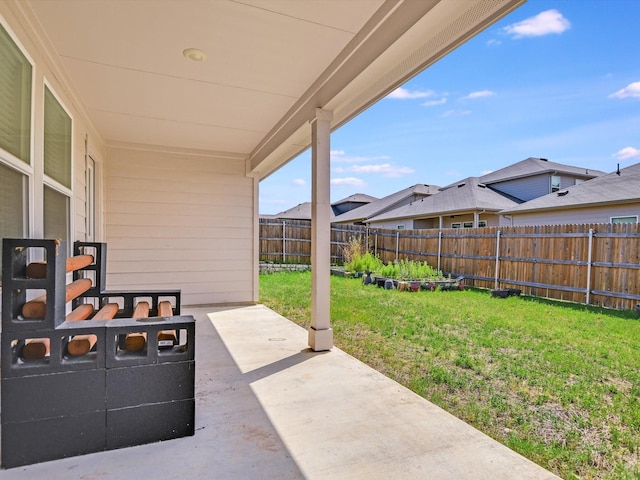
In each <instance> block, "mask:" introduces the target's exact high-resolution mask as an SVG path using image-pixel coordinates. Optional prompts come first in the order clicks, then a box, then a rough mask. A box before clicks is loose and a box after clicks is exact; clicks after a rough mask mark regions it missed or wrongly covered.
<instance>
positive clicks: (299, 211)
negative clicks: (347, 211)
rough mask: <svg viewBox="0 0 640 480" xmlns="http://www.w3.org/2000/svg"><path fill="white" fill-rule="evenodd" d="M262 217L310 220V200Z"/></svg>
mask: <svg viewBox="0 0 640 480" xmlns="http://www.w3.org/2000/svg"><path fill="white" fill-rule="evenodd" d="M333 217H334V215H333V211H331V217H330V218H331V220H333ZM263 218H278V219H285V220H287V219H289V220H311V202H304V203H300V204H298V205H296V206H295V207H291V208H290V209H289V210H285V211H283V212H280V213H276V214H275V215H263Z"/></svg>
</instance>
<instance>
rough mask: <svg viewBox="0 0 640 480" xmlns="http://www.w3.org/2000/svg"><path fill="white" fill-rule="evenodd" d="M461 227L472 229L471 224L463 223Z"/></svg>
mask: <svg viewBox="0 0 640 480" xmlns="http://www.w3.org/2000/svg"><path fill="white" fill-rule="evenodd" d="M462 226H463V227H464V228H472V227H473V222H464V224H463V225H462Z"/></svg>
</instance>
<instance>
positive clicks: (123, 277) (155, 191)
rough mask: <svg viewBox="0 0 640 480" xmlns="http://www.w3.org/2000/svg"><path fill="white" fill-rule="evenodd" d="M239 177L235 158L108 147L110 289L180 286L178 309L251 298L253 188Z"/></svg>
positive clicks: (242, 166)
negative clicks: (180, 304) (180, 294)
mask: <svg viewBox="0 0 640 480" xmlns="http://www.w3.org/2000/svg"><path fill="white" fill-rule="evenodd" d="M244 173H245V163H244V161H240V160H237V159H235V160H230V159H228V158H217V157H215V156H208V155H191V154H188V153H171V152H164V151H159V150H155V151H154V150H142V149H133V148H125V147H122V148H120V147H110V148H109V150H108V162H107V172H106V185H107V188H106V212H105V217H106V241H107V245H108V254H107V262H108V264H107V272H108V275H107V285H108V286H109V288H127V289H131V288H143V289H165V288H179V289H181V290H182V303H183V304H184V305H199V304H211V303H236V302H253V301H256V300H257V298H254V296H256V294H255V292H256V291H257V288H255V282H257V262H256V263H255V265H254V260H255V258H254V256H255V253H254V250H255V248H256V246H255V240H254V236H255V235H256V233H255V228H256V227H255V224H256V223H257V222H254V214H255V218H257V211H256V210H255V209H256V207H255V205H256V203H257V202H255V199H254V196H255V195H256V191H255V190H256V189H255V185H254V183H255V182H254V179H253V178H250V177H247V176H245V174H244Z"/></svg>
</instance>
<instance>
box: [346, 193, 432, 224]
mask: <svg viewBox="0 0 640 480" xmlns="http://www.w3.org/2000/svg"><path fill="white" fill-rule="evenodd" d="M439 191H440V187H438V186H436V185H424V184H422V183H419V184H417V185H413V186H411V187H408V188H405V189H403V190H400V191H398V192H395V193H392V194H391V195H387V196H386V197H383V198H381V199H379V200H375V201H373V202H371V203H369V204H367V205H363V206H361V207H358V208H355V209H353V210H351V211H349V212H345V213H343V214H341V215H338V216H337V217H335V219H334V221H335V222H336V223H345V222H349V223H350V222H362V221H364V220H366V219H368V218H370V217H372V216H374V215H378V214H380V213H382V212H386V211H387V210H389V209H391V208H393V207H394V206H396V205H400V204H402V202H403V201H406V200H407V199H409V198H411V197H412V196H414V195H419V196H424V197H426V196H428V195H433V194H435V193H437V192H439Z"/></svg>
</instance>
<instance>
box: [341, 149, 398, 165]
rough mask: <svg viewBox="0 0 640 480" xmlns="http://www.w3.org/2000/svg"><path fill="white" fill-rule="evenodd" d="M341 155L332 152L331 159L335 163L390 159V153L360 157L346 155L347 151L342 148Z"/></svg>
mask: <svg viewBox="0 0 640 480" xmlns="http://www.w3.org/2000/svg"><path fill="white" fill-rule="evenodd" d="M340 152H341V153H340V154H339V155H334V154H333V152H332V153H331V161H332V162H334V163H365V162H375V161H377V160H389V158H390V157H389V156H388V155H379V156H377V157H358V156H353V155H345V152H344V151H342V150H340Z"/></svg>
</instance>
